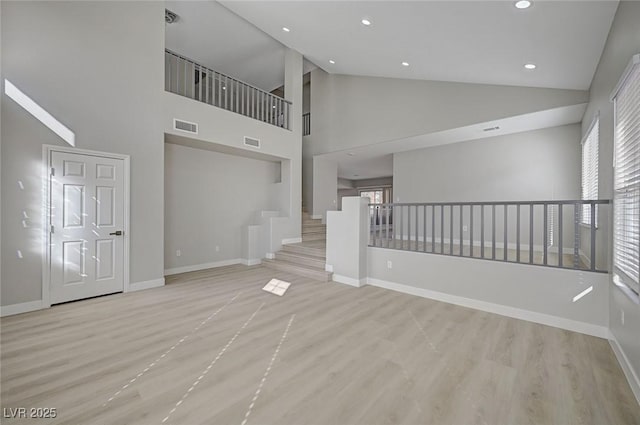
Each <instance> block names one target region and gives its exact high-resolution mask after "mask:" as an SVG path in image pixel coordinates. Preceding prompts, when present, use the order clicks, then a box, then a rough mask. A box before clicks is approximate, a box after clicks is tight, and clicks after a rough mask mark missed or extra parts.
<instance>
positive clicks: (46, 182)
mask: <svg viewBox="0 0 640 425" xmlns="http://www.w3.org/2000/svg"><path fill="white" fill-rule="evenodd" d="M53 152H60V153H72V154H79V155H88V156H97V157H100V158H109V159H118V160H122V161H123V173H122V174H123V176H122V178H123V181H122V184H123V188H124V194H123V199H124V205H123V207H124V226H123V231H124V235H123V236H124V240H123V251H124V252H123V256H124V261H123V268H124V270H123V292H129V290H130V288H129V285H130V280H129V269H130V267H129V253H130V243H131V239H130V238H129V223H130V219H131V206H130V190H131V188H130V182H131V175H130V173H131V168H130V162H131V157H130V156H129V155H121V154H116V153H109V152H100V151H93V150H87V149H78V148H73V147H65V146H55V145H43V146H42V182H43V183H42V186H43V187H42V217H43V219H42V307H43V308H49V307H51V297H50V294H49V290H50V285H51V246H50V244H51V234H50V233H49V231H50V230H51V228H50V223H51V208H50V207H49V206H50V205H51V172H50V170H51V165H52V164H51V154H52V153H53Z"/></svg>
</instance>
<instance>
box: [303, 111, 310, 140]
mask: <svg viewBox="0 0 640 425" xmlns="http://www.w3.org/2000/svg"><path fill="white" fill-rule="evenodd" d="M310 134H311V112H307V113H306V114H302V135H303V136H308V135H310Z"/></svg>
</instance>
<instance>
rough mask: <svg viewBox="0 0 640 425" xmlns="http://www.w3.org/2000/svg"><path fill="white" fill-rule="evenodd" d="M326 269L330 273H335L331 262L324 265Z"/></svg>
mask: <svg viewBox="0 0 640 425" xmlns="http://www.w3.org/2000/svg"><path fill="white" fill-rule="evenodd" d="M324 271H325V272H329V273H333V266H332V265H331V264H325V265H324Z"/></svg>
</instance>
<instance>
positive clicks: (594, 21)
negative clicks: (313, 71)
mask: <svg viewBox="0 0 640 425" xmlns="http://www.w3.org/2000/svg"><path fill="white" fill-rule="evenodd" d="M221 3H222V4H223V5H224V6H225V7H227V8H228V9H229V10H231V11H233V12H235V13H236V14H237V15H239V16H241V17H242V18H244V19H246V20H247V21H249V22H251V23H252V24H253V25H255V26H256V27H258V28H259V29H260V30H262V31H264V32H265V33H266V34H269V35H270V36H271V37H273V38H274V39H276V40H278V41H279V42H281V43H282V44H284V45H286V46H288V47H291V48H294V49H296V50H297V51H299V52H300V53H302V54H303V55H304V56H305V57H306V58H307V59H309V60H310V61H312V62H313V63H315V64H316V65H317V66H319V67H321V68H323V69H324V70H325V71H327V72H329V73H338V74H352V75H368V76H380V77H393V78H410V79H423V80H440V81H458V82H470V83H486V84H504V85H516V86H530V87H551V88H565V89H581V90H585V89H588V88H589V86H590V84H591V79H592V78H593V75H594V72H595V69H596V67H597V65H598V61H599V59H600V55H601V53H602V49H603V47H604V43H605V41H606V38H607V35H608V33H609V29H610V27H611V23H612V20H613V16H614V14H615V11H616V8H617V1H579V0H578V1H541V0H538V1H536V0H533V4H532V6H531V7H530V8H528V9H522V10H521V9H518V8H516V7H515V1H482V0H476V1H221ZM362 19H367V20H369V21H370V22H371V25H369V26H365V25H363V24H362V23H361V20H362ZM283 27H286V28H288V29H290V31H289V32H285V31H283ZM237 36H238V37H240V39H242V35H241V34H240V35H237ZM234 41H235V40H234ZM330 60H331V61H334V62H335V63H334V64H332V63H330V62H329V61H330ZM402 62H407V63H408V64H409V66H403V65H402ZM527 63H534V64H535V65H537V69H535V70H533V71H531V70H527V69H525V68H524V67H523V65H524V64H527Z"/></svg>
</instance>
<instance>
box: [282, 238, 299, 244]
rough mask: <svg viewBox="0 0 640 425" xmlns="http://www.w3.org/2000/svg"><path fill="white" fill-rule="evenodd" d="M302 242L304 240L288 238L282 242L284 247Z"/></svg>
mask: <svg viewBox="0 0 640 425" xmlns="http://www.w3.org/2000/svg"><path fill="white" fill-rule="evenodd" d="M300 242H302V238H287V239H283V240H282V245H289V244H292V243H300Z"/></svg>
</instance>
